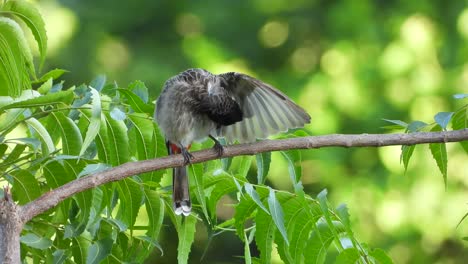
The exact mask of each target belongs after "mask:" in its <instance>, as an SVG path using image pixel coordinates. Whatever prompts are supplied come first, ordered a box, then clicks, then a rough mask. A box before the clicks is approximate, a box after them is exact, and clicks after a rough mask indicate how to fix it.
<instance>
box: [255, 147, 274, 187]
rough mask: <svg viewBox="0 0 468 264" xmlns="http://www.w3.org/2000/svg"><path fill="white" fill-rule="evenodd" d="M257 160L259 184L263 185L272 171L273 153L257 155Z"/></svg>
mask: <svg viewBox="0 0 468 264" xmlns="http://www.w3.org/2000/svg"><path fill="white" fill-rule="evenodd" d="M255 159H256V161H257V183H258V184H263V183H264V182H265V179H266V176H267V175H268V171H269V170H270V163H271V152H264V153H260V154H257V155H255Z"/></svg>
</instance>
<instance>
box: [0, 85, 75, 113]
mask: <svg viewBox="0 0 468 264" xmlns="http://www.w3.org/2000/svg"><path fill="white" fill-rule="evenodd" d="M71 101H73V89H70V90H67V91H60V92H56V93H48V94H45V95H41V96H38V97H35V98H32V99H27V100H23V101H18V102H14V103H12V104H8V105H5V106H3V107H2V108H0V112H3V111H5V110H7V109H12V108H32V107H42V106H46V105H56V104H65V105H68V104H70V103H71Z"/></svg>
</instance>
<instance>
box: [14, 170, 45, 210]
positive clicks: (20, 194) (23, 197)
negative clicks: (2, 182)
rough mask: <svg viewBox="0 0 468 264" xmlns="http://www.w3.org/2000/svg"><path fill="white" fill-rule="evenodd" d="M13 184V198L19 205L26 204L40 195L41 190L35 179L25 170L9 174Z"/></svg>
mask: <svg viewBox="0 0 468 264" xmlns="http://www.w3.org/2000/svg"><path fill="white" fill-rule="evenodd" d="M11 176H12V177H13V179H14V182H13V188H12V192H13V198H14V199H15V200H16V201H18V203H19V204H26V203H28V202H30V201H33V200H34V199H36V198H37V197H39V196H40V195H41V191H40V190H41V189H40V187H39V183H38V182H37V179H36V177H34V175H33V174H32V173H31V172H29V171H27V170H16V171H13V172H12V173H11Z"/></svg>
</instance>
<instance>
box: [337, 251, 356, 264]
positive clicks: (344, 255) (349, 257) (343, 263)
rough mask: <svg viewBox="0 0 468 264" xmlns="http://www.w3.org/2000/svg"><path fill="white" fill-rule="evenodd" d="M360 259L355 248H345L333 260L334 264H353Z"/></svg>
mask: <svg viewBox="0 0 468 264" xmlns="http://www.w3.org/2000/svg"><path fill="white" fill-rule="evenodd" d="M359 258H360V255H359V251H358V250H357V249H355V248H347V249H345V250H343V251H341V252H340V254H339V255H338V257H337V258H336V260H335V264H354V263H357V262H358V260H359Z"/></svg>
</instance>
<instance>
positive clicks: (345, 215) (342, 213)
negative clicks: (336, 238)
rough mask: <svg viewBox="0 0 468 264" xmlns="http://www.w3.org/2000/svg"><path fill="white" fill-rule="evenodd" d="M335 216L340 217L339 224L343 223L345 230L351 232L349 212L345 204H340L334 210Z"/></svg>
mask: <svg viewBox="0 0 468 264" xmlns="http://www.w3.org/2000/svg"><path fill="white" fill-rule="evenodd" d="M336 214H337V215H338V217H340V220H341V223H343V225H344V227H345V228H346V229H349V230H351V224H350V222H349V212H348V207H347V206H346V204H340V205H339V206H338V207H337V208H336Z"/></svg>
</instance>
